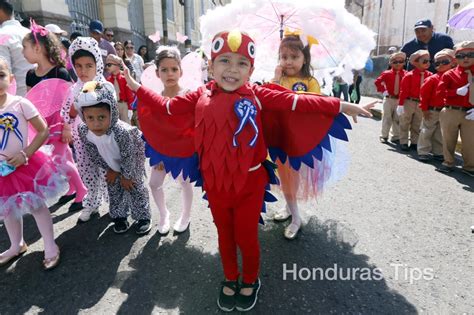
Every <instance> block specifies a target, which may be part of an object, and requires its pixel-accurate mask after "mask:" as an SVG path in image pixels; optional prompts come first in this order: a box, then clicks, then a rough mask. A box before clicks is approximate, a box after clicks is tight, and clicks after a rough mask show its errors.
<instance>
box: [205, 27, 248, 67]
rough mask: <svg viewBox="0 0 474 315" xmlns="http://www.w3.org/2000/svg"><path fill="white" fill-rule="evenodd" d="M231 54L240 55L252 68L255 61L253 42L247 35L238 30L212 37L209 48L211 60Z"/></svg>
mask: <svg viewBox="0 0 474 315" xmlns="http://www.w3.org/2000/svg"><path fill="white" fill-rule="evenodd" d="M228 52H233V53H237V54H239V55H242V56H244V57H246V58H248V59H249V60H250V63H251V64H252V66H253V62H254V60H255V42H254V41H253V39H252V38H251V37H250V36H248V35H247V34H244V33H241V32H240V31H238V30H234V31H230V32H221V33H219V34H217V35H216V36H214V39H213V40H212V47H211V59H212V60H214V59H215V58H216V57H217V56H219V55H222V54H225V53H228Z"/></svg>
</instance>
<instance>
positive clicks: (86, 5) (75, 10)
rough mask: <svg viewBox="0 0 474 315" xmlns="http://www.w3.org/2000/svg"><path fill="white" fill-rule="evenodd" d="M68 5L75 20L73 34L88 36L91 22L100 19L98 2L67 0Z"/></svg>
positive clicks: (93, 0) (95, 0) (72, 26)
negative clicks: (78, 33) (76, 32)
mask: <svg viewBox="0 0 474 315" xmlns="http://www.w3.org/2000/svg"><path fill="white" fill-rule="evenodd" d="M66 4H67V6H68V8H69V13H70V14H71V18H72V20H73V21H72V23H71V32H75V31H79V32H81V33H82V34H83V35H87V34H88V33H89V23H90V21H91V20H98V19H99V2H98V0H66Z"/></svg>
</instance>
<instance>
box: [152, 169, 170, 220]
mask: <svg viewBox="0 0 474 315" xmlns="http://www.w3.org/2000/svg"><path fill="white" fill-rule="evenodd" d="M165 177H166V172H165V171H164V170H158V169H156V167H154V168H152V169H151V175H150V189H151V194H152V196H153V200H155V204H156V206H157V207H158V210H159V212H160V221H162V220H164V219H165V218H166V217H167V216H169V213H168V209H166V204H165V193H164V191H163V182H164V181H165Z"/></svg>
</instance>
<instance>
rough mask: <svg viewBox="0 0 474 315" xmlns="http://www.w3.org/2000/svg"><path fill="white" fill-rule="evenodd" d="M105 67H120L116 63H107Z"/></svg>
mask: <svg viewBox="0 0 474 315" xmlns="http://www.w3.org/2000/svg"><path fill="white" fill-rule="evenodd" d="M105 66H106V67H112V66H118V64H116V63H106V64H105Z"/></svg>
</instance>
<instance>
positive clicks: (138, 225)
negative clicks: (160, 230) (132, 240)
mask: <svg viewBox="0 0 474 315" xmlns="http://www.w3.org/2000/svg"><path fill="white" fill-rule="evenodd" d="M150 230H151V220H150V219H144V220H138V221H136V222H135V233H137V234H138V235H144V234H147V233H148V232H150Z"/></svg>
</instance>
